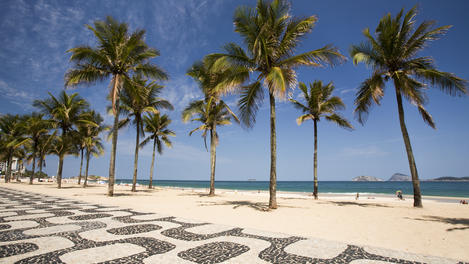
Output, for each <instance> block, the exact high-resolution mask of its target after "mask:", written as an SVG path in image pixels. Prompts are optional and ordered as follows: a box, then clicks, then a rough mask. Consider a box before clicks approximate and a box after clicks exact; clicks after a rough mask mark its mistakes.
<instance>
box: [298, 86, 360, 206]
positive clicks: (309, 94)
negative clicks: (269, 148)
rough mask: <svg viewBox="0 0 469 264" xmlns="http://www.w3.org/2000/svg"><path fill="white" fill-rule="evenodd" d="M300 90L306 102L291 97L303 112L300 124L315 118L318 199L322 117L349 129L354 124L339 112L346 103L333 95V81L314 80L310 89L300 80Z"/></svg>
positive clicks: (315, 196) (315, 193)
mask: <svg viewBox="0 0 469 264" xmlns="http://www.w3.org/2000/svg"><path fill="white" fill-rule="evenodd" d="M299 88H300V90H301V91H302V92H303V97H304V99H305V104H303V103H300V102H299V101H297V100H294V99H290V101H291V102H292V103H293V106H295V108H297V109H299V110H300V111H302V112H303V115H301V116H300V117H298V119H296V122H297V123H298V125H301V124H302V123H303V122H304V121H306V120H313V125H314V161H313V163H314V170H313V171H314V172H313V173H314V190H313V196H314V199H318V122H319V121H320V120H321V117H324V119H326V120H327V121H331V122H333V123H336V124H337V125H338V126H340V127H343V128H348V129H353V127H352V125H351V124H350V123H349V122H348V121H347V119H345V118H344V117H342V116H341V115H340V114H338V113H337V112H336V111H337V110H342V109H345V104H344V103H343V102H342V99H340V97H338V96H332V92H333V91H334V85H333V84H332V82H330V83H328V84H327V85H323V83H322V81H314V83H313V84H309V91H308V87H306V84H304V83H302V82H300V84H299Z"/></svg>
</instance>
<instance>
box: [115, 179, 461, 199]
mask: <svg viewBox="0 0 469 264" xmlns="http://www.w3.org/2000/svg"><path fill="white" fill-rule="evenodd" d="M116 183H117V184H131V183H132V180H131V179H116ZM137 183H138V184H140V185H148V183H149V180H138V181H137ZM153 185H154V186H169V187H179V188H209V186H210V182H209V181H174V180H154V181H153ZM215 188H216V189H229V190H240V191H241V190H255V191H257V190H261V191H267V190H269V182H268V181H215ZM420 188H421V192H422V195H428V196H448V197H466V198H469V182H427V181H422V182H420ZM277 190H279V191H284V192H312V191H313V182H312V181H278V182H277ZM397 190H401V191H402V192H403V194H404V195H411V194H413V191H412V183H411V182H353V181H320V182H319V193H343V194H355V193H357V192H359V193H362V194H365V193H370V194H373V193H375V194H392V195H394V194H396V191H397Z"/></svg>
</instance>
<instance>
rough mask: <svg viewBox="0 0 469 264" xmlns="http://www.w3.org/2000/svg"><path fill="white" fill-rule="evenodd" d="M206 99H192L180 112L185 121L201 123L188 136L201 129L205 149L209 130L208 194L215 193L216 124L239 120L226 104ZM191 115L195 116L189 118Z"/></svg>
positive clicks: (210, 98) (221, 124) (226, 123)
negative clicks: (232, 119)
mask: <svg viewBox="0 0 469 264" xmlns="http://www.w3.org/2000/svg"><path fill="white" fill-rule="evenodd" d="M206 99H207V100H196V101H192V102H191V103H190V104H189V105H188V106H187V107H186V108H185V109H184V111H183V112H182V120H183V121H184V122H187V121H189V120H191V121H198V122H200V123H202V125H200V126H199V127H197V128H195V129H193V130H192V131H191V132H190V133H189V136H190V135H192V133H194V132H195V131H198V130H200V131H202V137H203V138H204V143H205V149H207V132H210V193H209V196H213V195H215V163H216V146H217V145H218V133H217V126H223V125H230V124H231V118H232V117H233V118H234V119H235V120H236V121H237V122H239V120H238V117H237V116H236V115H235V114H234V113H233V111H231V109H230V108H229V107H228V105H227V104H226V103H225V102H223V101H222V100H219V101H218V102H217V101H216V100H214V98H213V97H207V98H206ZM193 116H195V118H193V119H191V118H192V117H193Z"/></svg>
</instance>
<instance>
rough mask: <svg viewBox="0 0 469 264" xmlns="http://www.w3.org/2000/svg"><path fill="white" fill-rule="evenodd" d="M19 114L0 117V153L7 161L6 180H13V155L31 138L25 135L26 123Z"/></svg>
mask: <svg viewBox="0 0 469 264" xmlns="http://www.w3.org/2000/svg"><path fill="white" fill-rule="evenodd" d="M21 121H22V120H21V118H20V116H19V115H10V114H7V115H3V116H1V117H0V139H1V140H0V143H1V146H0V155H1V157H0V158H2V159H6V161H7V171H6V174H5V182H9V181H10V180H11V165H12V161H13V157H14V156H15V154H18V153H17V152H18V151H19V149H20V148H21V147H22V146H23V145H25V144H26V143H27V142H28V141H29V138H27V137H26V136H25V132H26V131H25V129H24V124H23V123H22V122H21Z"/></svg>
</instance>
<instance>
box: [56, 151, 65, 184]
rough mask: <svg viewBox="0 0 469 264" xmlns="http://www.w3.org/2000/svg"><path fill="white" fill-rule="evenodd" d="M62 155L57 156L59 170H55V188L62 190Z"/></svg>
mask: <svg viewBox="0 0 469 264" xmlns="http://www.w3.org/2000/svg"><path fill="white" fill-rule="evenodd" d="M63 156H64V155H59V168H58V169H57V188H59V189H60V188H62V169H63V165H64V157H63Z"/></svg>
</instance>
